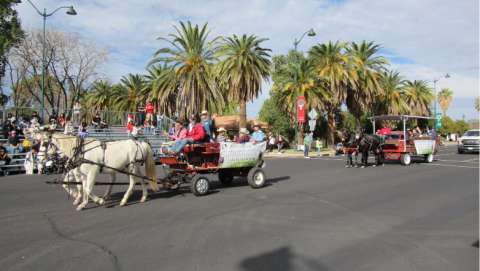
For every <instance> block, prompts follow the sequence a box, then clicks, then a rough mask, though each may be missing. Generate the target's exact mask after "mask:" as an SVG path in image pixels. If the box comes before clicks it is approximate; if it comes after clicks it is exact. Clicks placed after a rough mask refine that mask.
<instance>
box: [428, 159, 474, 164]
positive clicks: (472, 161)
mask: <svg viewBox="0 0 480 271" xmlns="http://www.w3.org/2000/svg"><path fill="white" fill-rule="evenodd" d="M436 161H441V162H456V163H478V160H476V161H474V160H473V159H470V160H445V159H436Z"/></svg>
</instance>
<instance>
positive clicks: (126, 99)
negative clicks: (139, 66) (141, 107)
mask: <svg viewBox="0 0 480 271" xmlns="http://www.w3.org/2000/svg"><path fill="white" fill-rule="evenodd" d="M144 89H145V79H144V78H143V77H142V76H141V75H139V74H128V75H127V76H123V77H122V79H120V84H119V85H118V86H116V87H115V89H114V93H113V96H114V97H115V98H114V100H113V102H114V104H115V105H116V109H117V110H118V111H124V112H136V110H137V104H138V103H139V102H142V101H143V100H144V93H145V90H144Z"/></svg>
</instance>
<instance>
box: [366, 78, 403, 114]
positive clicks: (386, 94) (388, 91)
mask: <svg viewBox="0 0 480 271" xmlns="http://www.w3.org/2000/svg"><path fill="white" fill-rule="evenodd" d="M404 82H405V81H404V79H403V77H402V76H401V75H400V73H398V72H397V71H386V72H383V73H382V74H381V77H380V82H379V83H380V87H381V88H382V89H383V92H382V93H379V94H377V96H376V101H375V104H374V113H375V114H376V115H385V114H392V115H398V114H401V113H405V112H406V111H407V110H408V105H407V103H406V101H405V97H404V95H403V84H404Z"/></svg>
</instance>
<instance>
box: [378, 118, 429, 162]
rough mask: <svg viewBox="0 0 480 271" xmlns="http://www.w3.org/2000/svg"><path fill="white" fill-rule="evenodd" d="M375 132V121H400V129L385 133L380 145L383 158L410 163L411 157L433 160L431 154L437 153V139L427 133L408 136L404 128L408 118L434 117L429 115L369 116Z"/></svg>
mask: <svg viewBox="0 0 480 271" xmlns="http://www.w3.org/2000/svg"><path fill="white" fill-rule="evenodd" d="M370 119H371V121H372V124H373V133H375V121H377V120H383V121H401V122H402V127H403V130H402V131H393V132H391V133H390V134H388V135H385V138H384V143H383V145H382V156H383V158H384V159H385V160H393V161H400V163H401V164H402V165H405V166H406V165H410V163H411V162H412V160H413V159H417V160H423V161H425V162H427V163H431V162H433V158H434V157H433V155H434V154H436V153H437V146H438V144H437V140H435V139H434V138H432V136H429V135H419V136H415V137H409V136H408V133H407V130H406V122H407V121H408V120H409V119H434V118H431V117H422V116H409V115H399V116H397V115H395V116H392V115H382V116H374V117H372V118H370Z"/></svg>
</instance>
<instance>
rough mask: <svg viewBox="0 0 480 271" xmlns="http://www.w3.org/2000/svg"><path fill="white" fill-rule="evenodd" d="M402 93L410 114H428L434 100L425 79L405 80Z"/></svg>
mask: <svg viewBox="0 0 480 271" xmlns="http://www.w3.org/2000/svg"><path fill="white" fill-rule="evenodd" d="M404 93H405V100H406V102H407V105H408V106H409V107H410V114H413V115H420V116H422V115H423V116H428V115H430V113H431V112H430V105H431V104H432V102H433V100H434V95H433V92H432V89H431V88H430V87H429V86H428V84H427V82H426V81H423V80H415V81H413V82H412V81H406V83H405V86H404Z"/></svg>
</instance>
